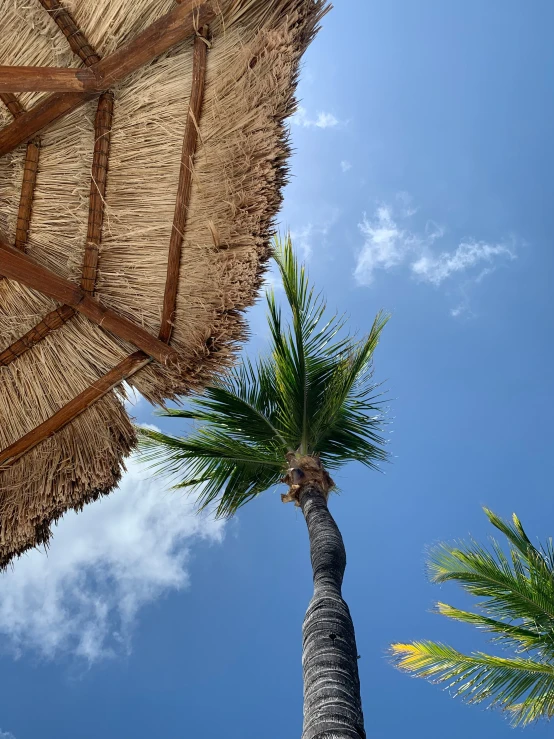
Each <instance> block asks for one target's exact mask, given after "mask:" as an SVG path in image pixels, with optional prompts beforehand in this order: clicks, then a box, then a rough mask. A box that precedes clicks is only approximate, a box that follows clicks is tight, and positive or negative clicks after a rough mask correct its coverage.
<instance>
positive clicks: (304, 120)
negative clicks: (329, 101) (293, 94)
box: [291, 107, 339, 128]
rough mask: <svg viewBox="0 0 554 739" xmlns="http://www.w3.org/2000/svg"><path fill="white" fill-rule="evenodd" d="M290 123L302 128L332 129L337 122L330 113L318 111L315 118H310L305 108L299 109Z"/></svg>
mask: <svg viewBox="0 0 554 739" xmlns="http://www.w3.org/2000/svg"><path fill="white" fill-rule="evenodd" d="M291 120H292V122H293V123H294V124H296V125H297V126H302V127H303V128H334V127H335V126H338V125H339V120H338V118H336V117H335V116H334V115H333V114H332V113H326V112H323V111H320V112H319V113H318V114H317V115H316V116H315V118H311V117H310V115H309V114H308V111H307V110H306V108H302V107H299V108H298V110H297V111H296V113H295V114H294V115H293V116H292V119H291Z"/></svg>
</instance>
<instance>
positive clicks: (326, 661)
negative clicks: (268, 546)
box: [299, 483, 366, 739]
mask: <svg viewBox="0 0 554 739" xmlns="http://www.w3.org/2000/svg"><path fill="white" fill-rule="evenodd" d="M299 503H300V507H301V508H302V513H303V514H304V518H305V519H306V523H307V526H308V533H309V537H310V556H311V560H312V569H313V578H314V595H313V598H312V600H311V601H310V605H309V607H308V610H307V612H306V617H305V619H304V624H303V626H302V669H303V673H304V728H303V732H302V739H365V736H366V734H365V730H364V718H363V713H362V701H361V696H360V678H359V676H358V652H357V648H356V638H355V635H354V624H353V623H352V617H351V616H350V611H349V610H348V606H347V605H346V603H345V602H344V600H343V598H342V591H341V587H342V579H343V576H344V570H345V567H346V552H345V549H344V543H343V540H342V536H341V533H340V531H339V529H338V527H337V524H336V523H335V521H334V519H333V517H332V515H331V513H330V512H329V509H328V507H327V501H326V496H325V494H324V492H323V491H322V490H321V489H320V487H319V485H317V484H314V483H308V484H307V485H305V486H303V487H302V489H301V490H300V491H299Z"/></svg>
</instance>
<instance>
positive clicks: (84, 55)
mask: <svg viewBox="0 0 554 739" xmlns="http://www.w3.org/2000/svg"><path fill="white" fill-rule="evenodd" d="M40 3H41V5H42V6H43V7H44V8H45V9H46V10H47V11H48V13H49V14H50V15H51V17H52V18H53V20H54V21H55V22H56V24H57V26H58V28H59V29H60V31H61V32H62V33H63V35H64V36H65V37H66V39H67V41H68V43H69V46H70V47H71V50H72V51H73V53H74V54H77V56H78V57H79V58H80V59H82V61H83V62H84V63H85V64H86V65H87V67H90V66H91V65H92V64H96V62H99V61H100V56H99V55H98V54H97V53H96V50H95V49H93V48H92V46H91V45H90V44H89V42H88V41H87V39H86V38H85V35H84V33H83V32H82V31H81V29H80V28H79V27H78V26H77V24H76V23H75V20H74V19H73V16H72V15H71V13H70V12H69V10H67V8H65V7H64V6H63V5H61V4H60V3H59V2H58V0H40Z"/></svg>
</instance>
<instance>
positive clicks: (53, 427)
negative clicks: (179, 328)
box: [0, 352, 152, 469]
mask: <svg viewBox="0 0 554 739" xmlns="http://www.w3.org/2000/svg"><path fill="white" fill-rule="evenodd" d="M151 361H152V359H151V357H149V356H148V355H146V354H144V353H143V352H135V353H134V354H130V355H129V356H128V357H125V359H124V360H123V361H121V362H120V363H119V364H118V365H117V366H116V367H114V368H113V369H112V370H110V371H109V372H108V373H106V374H105V375H104V376H103V377H101V378H100V379H99V380H96V382H94V383H93V384H92V385H91V386H90V387H88V388H87V389H86V390H84V391H83V392H82V393H81V394H80V395H78V396H77V397H76V398H74V399H73V400H71V401H70V402H69V403H67V404H66V405H64V406H63V407H62V408H60V410H59V411H58V412H57V413H55V414H54V415H53V416H52V417H51V418H49V419H48V420H47V421H44V423H41V424H40V425H39V426H37V427H36V428H34V429H33V430H32V431H29V433H28V434H25V436H22V437H21V438H20V439H18V440H17V441H16V442H14V443H13V444H10V446H8V447H6V449H3V450H2V451H1V452H0V469H1V468H2V467H4V468H5V467H8V466H9V465H11V464H13V463H14V462H16V461H17V460H18V459H20V457H22V456H23V455H24V454H26V453H27V452H29V451H30V450H31V449H34V447H36V446H37V444H40V443H41V442H42V441H45V440H46V439H48V438H49V437H50V436H53V435H54V434H56V433H57V432H58V431H60V430H61V429H62V428H64V426H67V424H68V423H71V421H73V420H74V419H75V418H77V416H79V415H80V414H81V413H83V411H85V410H86V409H87V408H89V407H90V406H91V405H93V404H94V403H96V402H97V401H98V400H100V398H103V397H104V396H105V395H106V394H107V393H109V392H110V390H113V389H114V388H115V387H116V386H117V385H119V384H121V383H122V382H123V381H124V380H127V379H129V377H131V376H132V375H134V374H135V373H136V372H138V371H139V370H140V369H142V368H143V367H146V365H147V364H148V363H149V362H151Z"/></svg>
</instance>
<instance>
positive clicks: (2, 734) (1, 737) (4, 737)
mask: <svg viewBox="0 0 554 739" xmlns="http://www.w3.org/2000/svg"><path fill="white" fill-rule="evenodd" d="M0 739H15V736H14V735H13V734H12V733H11V731H2V730H1V729H0Z"/></svg>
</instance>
